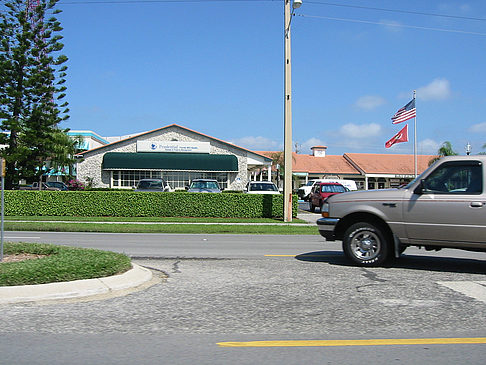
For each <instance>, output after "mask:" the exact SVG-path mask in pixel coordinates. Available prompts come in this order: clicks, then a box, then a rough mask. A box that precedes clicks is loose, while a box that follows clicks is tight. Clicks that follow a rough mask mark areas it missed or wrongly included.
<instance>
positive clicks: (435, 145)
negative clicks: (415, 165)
mask: <svg viewBox="0 0 486 365" xmlns="http://www.w3.org/2000/svg"><path fill="white" fill-rule="evenodd" d="M440 145H441V144H440V143H439V142H436V141H434V140H432V139H430V138H427V139H424V140H423V141H420V142H419V143H418V151H417V152H418V153H419V154H429V155H433V154H436V153H437V150H438V149H439V147H440Z"/></svg>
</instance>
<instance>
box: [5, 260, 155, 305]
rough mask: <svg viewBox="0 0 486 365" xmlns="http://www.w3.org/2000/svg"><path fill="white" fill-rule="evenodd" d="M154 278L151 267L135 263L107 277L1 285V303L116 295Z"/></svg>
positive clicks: (141, 285)
mask: <svg viewBox="0 0 486 365" xmlns="http://www.w3.org/2000/svg"><path fill="white" fill-rule="evenodd" d="M152 280H153V276H152V272H151V271H150V270H148V269H146V268H144V267H141V266H139V265H136V264H132V269H131V270H129V271H127V272H125V273H123V274H120V275H113V276H109V277H105V278H98V279H87V280H76V281H68V282H61V283H51V284H39V285H22V286H2V287H0V304H12V303H25V302H49V301H54V300H61V299H79V298H88V297H93V298H95V297H98V296H100V297H101V296H103V295H106V296H108V297H113V296H118V295H122V294H125V293H127V292H130V291H133V290H136V289H137V288H141V287H143V286H144V285H147V284H149V283H150V282H151V281H152Z"/></svg>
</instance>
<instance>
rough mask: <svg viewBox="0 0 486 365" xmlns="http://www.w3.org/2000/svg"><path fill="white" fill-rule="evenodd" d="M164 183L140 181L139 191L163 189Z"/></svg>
mask: <svg viewBox="0 0 486 365" xmlns="http://www.w3.org/2000/svg"><path fill="white" fill-rule="evenodd" d="M162 187H163V186H162V181H146V180H145V181H140V182H139V183H138V188H139V189H161V188H162Z"/></svg>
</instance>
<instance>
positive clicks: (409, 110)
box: [391, 98, 416, 124]
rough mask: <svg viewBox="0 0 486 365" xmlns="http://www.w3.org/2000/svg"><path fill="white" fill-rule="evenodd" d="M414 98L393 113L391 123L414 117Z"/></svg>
mask: <svg viewBox="0 0 486 365" xmlns="http://www.w3.org/2000/svg"><path fill="white" fill-rule="evenodd" d="M415 116H416V112H415V98H413V99H412V100H411V101H410V102H409V103H408V104H407V105H405V106H404V107H403V108H400V109H398V111H397V112H396V113H395V115H394V116H393V117H392V118H391V119H392V123H393V124H398V123H401V122H405V121H407V120H409V119H412V118H415Z"/></svg>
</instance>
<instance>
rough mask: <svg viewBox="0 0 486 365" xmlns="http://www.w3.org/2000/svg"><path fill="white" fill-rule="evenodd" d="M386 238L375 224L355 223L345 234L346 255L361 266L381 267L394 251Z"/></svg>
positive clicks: (344, 248) (344, 246) (344, 249)
mask: <svg viewBox="0 0 486 365" xmlns="http://www.w3.org/2000/svg"><path fill="white" fill-rule="evenodd" d="M385 237H386V235H385V234H384V233H383V231H382V229H381V228H379V227H377V226H374V225H373V224H370V223H365V222H360V223H355V224H353V225H351V226H350V227H349V228H348V229H347V230H346V232H345V233H344V237H343V251H344V254H345V255H346V257H347V258H349V259H350V260H351V261H353V262H354V263H355V264H358V265H360V266H380V265H382V264H383V263H385V261H387V260H388V258H389V257H390V256H391V253H392V251H393V250H392V249H391V245H390V243H389V242H388V240H387V239H386V238H385Z"/></svg>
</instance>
